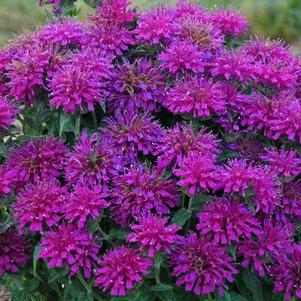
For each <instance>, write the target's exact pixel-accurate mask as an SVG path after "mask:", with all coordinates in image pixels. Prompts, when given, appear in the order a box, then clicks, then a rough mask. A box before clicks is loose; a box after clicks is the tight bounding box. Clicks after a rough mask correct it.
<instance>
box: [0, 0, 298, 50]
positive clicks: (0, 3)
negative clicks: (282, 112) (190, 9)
mask: <svg viewBox="0 0 301 301" xmlns="http://www.w3.org/2000/svg"><path fill="white" fill-rule="evenodd" d="M37 2H38V1H37V0H0V45H3V44H4V43H5V42H6V41H7V40H8V39H12V38H13V37H14V35H16V34H18V33H19V32H22V31H27V30H31V29H32V28H34V26H36V25H40V24H43V23H44V22H45V21H46V19H47V12H46V10H47V9H45V8H41V7H39V6H38V3H37ZM132 2H133V3H134V4H135V5H137V6H139V7H140V8H141V9H147V8H149V7H152V6H155V5H157V4H159V3H162V2H163V3H173V2H174V0H132ZM197 2H199V3H201V4H203V5H205V6H207V7H209V8H214V7H219V6H227V5H231V6H233V7H235V8H239V9H241V10H242V11H243V12H244V13H245V14H246V16H247V17H248V19H249V20H250V22H251V24H252V27H251V33H252V34H256V35H259V36H266V37H268V36H269V37H272V38H278V37H279V38H282V39H284V40H286V41H288V42H289V43H292V44H294V45H295V46H296V47H299V45H301V0H197ZM78 7H79V8H80V10H81V13H80V17H81V18H84V17H85V15H86V13H87V12H90V10H89V8H88V7H87V6H86V5H85V4H84V3H83V2H82V1H79V3H78Z"/></svg>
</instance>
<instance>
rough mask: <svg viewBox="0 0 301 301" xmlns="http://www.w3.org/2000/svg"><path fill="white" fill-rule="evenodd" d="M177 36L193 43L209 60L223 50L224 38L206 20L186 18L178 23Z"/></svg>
mask: <svg viewBox="0 0 301 301" xmlns="http://www.w3.org/2000/svg"><path fill="white" fill-rule="evenodd" d="M180 28H181V29H180V31H179V33H178V36H179V38H180V39H181V40H184V41H188V42H191V43H193V44H194V45H196V46H197V47H198V49H199V50H201V51H202V52H203V58H204V59H205V60H209V61H210V59H211V58H212V57H213V56H214V55H216V54H217V53H218V52H220V51H221V50H222V49H223V42H224V36H223V34H222V33H221V31H220V30H219V29H218V28H217V27H216V26H214V25H213V24H212V23H210V22H208V21H207V18H202V19H200V18H199V17H197V16H195V17H191V16H190V17H186V18H183V19H182V20H181V22H180Z"/></svg>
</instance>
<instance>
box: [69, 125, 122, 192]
mask: <svg viewBox="0 0 301 301" xmlns="http://www.w3.org/2000/svg"><path fill="white" fill-rule="evenodd" d="M120 164H121V163H120V162H119V164H118V158H116V159H115V158H114V156H113V155H112V153H111V150H110V148H109V146H108V145H105V144H104V143H103V141H102V140H101V137H100V136H99V135H97V134H94V135H92V136H91V138H88V135H87V132H86V131H84V132H83V133H82V134H81V136H80V138H79V140H78V141H77V143H76V145H75V146H74V149H73V151H72V152H71V153H69V154H68V160H67V165H66V169H65V176H66V179H67V182H68V184H69V185H75V184H81V185H83V186H90V187H93V186H96V185H100V186H101V187H102V188H103V189H105V190H106V189H107V188H108V182H109V181H110V179H111V178H112V175H113V174H114V173H115V170H118V169H119V167H120Z"/></svg>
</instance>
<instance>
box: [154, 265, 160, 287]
mask: <svg viewBox="0 0 301 301" xmlns="http://www.w3.org/2000/svg"><path fill="white" fill-rule="evenodd" d="M155 278H156V283H157V284H161V280H160V269H159V268H158V267H155Z"/></svg>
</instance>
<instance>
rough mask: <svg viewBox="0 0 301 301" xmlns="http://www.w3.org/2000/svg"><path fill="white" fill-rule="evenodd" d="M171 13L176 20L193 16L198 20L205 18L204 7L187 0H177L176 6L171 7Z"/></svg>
mask: <svg viewBox="0 0 301 301" xmlns="http://www.w3.org/2000/svg"><path fill="white" fill-rule="evenodd" d="M173 15H174V18H175V19H176V20H178V19H180V20H181V19H183V18H188V17H194V18H196V19H199V20H203V19H205V20H206V19H207V12H206V9H205V7H203V6H201V5H199V4H196V3H194V2H192V1H189V0H177V1H176V7H175V8H174V9H173Z"/></svg>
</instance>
